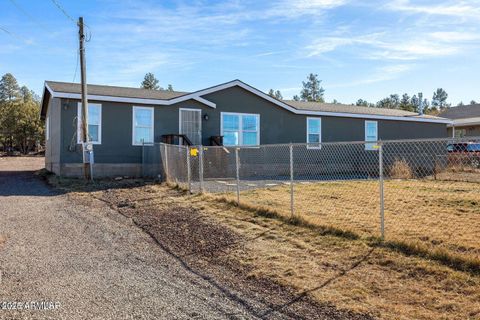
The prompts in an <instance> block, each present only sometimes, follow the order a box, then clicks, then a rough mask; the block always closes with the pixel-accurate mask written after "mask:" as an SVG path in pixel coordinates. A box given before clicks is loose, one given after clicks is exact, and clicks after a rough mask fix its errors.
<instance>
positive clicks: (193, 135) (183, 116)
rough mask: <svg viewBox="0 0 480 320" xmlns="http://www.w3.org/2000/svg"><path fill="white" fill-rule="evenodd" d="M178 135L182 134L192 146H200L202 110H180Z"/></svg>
mask: <svg viewBox="0 0 480 320" xmlns="http://www.w3.org/2000/svg"><path fill="white" fill-rule="evenodd" d="M179 116H180V134H184V135H186V136H187V138H188V139H190V141H191V142H192V144H193V145H201V144H202V110H200V109H184V108H181V109H180V115H179Z"/></svg>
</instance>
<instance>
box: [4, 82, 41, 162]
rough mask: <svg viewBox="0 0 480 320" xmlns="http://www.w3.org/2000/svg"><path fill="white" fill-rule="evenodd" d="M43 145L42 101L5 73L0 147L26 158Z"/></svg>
mask: <svg viewBox="0 0 480 320" xmlns="http://www.w3.org/2000/svg"><path fill="white" fill-rule="evenodd" d="M43 143H44V123H43V121H42V120H40V99H39V97H38V95H36V94H35V92H33V91H32V90H30V89H29V88H28V87H27V86H21V87H20V85H19V84H18V82H17V79H16V78H15V77H14V76H13V75H12V74H11V73H6V74H4V75H3V76H2V78H1V80H0V144H1V146H2V149H3V151H4V152H7V153H13V152H14V151H20V152H21V153H23V154H27V153H29V152H31V151H35V150H38V147H39V146H40V145H43Z"/></svg>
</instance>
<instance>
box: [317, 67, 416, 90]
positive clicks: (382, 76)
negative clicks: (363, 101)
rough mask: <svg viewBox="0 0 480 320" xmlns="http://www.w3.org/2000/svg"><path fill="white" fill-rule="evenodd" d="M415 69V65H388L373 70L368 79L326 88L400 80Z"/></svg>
mask: <svg viewBox="0 0 480 320" xmlns="http://www.w3.org/2000/svg"><path fill="white" fill-rule="evenodd" d="M413 68H414V65H413V64H396V65H387V66H383V67H380V68H377V69H375V70H372V73H371V74H369V75H368V76H367V77H365V78H362V79H358V80H354V81H350V82H342V83H338V84H332V85H329V86H326V87H327V89H329V88H347V87H356V86H361V85H366V84H372V83H376V82H383V81H388V80H393V79H396V78H398V77H399V76H400V75H401V74H404V73H406V72H408V71H410V70H412V69H413Z"/></svg>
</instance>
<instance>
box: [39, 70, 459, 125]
mask: <svg viewBox="0 0 480 320" xmlns="http://www.w3.org/2000/svg"><path fill="white" fill-rule="evenodd" d="M234 86H238V87H240V88H243V89H245V90H247V91H249V92H251V93H253V94H255V95H257V96H259V97H261V98H263V99H265V100H267V101H270V102H272V103H273V104H275V105H277V106H279V107H281V108H283V109H286V110H288V111H290V112H292V113H294V114H299V115H312V116H333V117H344V118H362V119H375V120H394V121H412V122H428V123H442V124H450V123H452V121H451V120H450V119H446V118H438V119H432V118H421V117H419V116H413V115H412V116H385V115H371V114H361V113H347V112H329V111H313V110H299V109H297V108H295V107H293V106H291V105H289V104H287V103H285V102H283V101H280V100H277V99H275V98H273V97H271V96H269V95H268V94H266V93H265V92H263V91H260V90H259V89H257V88H255V87H252V86H250V85H248V84H246V83H245V82H243V81H241V80H239V79H235V80H232V81H229V82H225V83H222V84H219V85H216V86H211V87H208V88H206V89H202V90H198V91H195V92H192V93H187V94H185V95H182V96H178V97H175V98H170V99H146V98H126V97H116V96H102V95H90V94H89V95H88V96H87V99H88V100H97V101H111V102H128V103H138V104H150V105H172V104H175V103H179V102H183V101H186V100H190V99H193V100H196V101H198V102H200V103H203V104H205V105H207V106H209V107H211V108H215V107H216V105H215V103H213V102H211V101H209V100H207V99H205V98H203V97H202V96H205V95H208V94H210V93H213V92H217V91H221V90H225V89H228V88H231V87H234ZM45 88H46V89H48V90H49V92H50V94H51V97H53V98H68V99H81V95H80V94H78V93H67V92H55V91H53V90H52V89H51V88H50V87H49V86H48V83H47V81H45ZM44 93H45V91H44ZM42 102H43V97H42ZM42 111H43V107H42Z"/></svg>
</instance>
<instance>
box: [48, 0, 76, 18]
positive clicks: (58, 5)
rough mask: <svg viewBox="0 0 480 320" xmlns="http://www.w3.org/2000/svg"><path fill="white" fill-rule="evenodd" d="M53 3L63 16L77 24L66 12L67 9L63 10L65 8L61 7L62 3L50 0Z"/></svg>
mask: <svg viewBox="0 0 480 320" xmlns="http://www.w3.org/2000/svg"><path fill="white" fill-rule="evenodd" d="M52 2H53V4H54V5H55V6H56V7H57V8H58V10H60V11H61V12H62V13H63V15H64V16H65V17H67V19H69V20H71V21H72V22H73V23H75V24H77V22H76V21H75V19H73V18H72V17H71V16H70V15H69V14H68V13H67V11H65V9H63V7H62V5H61V4H60V3H59V2H58V1H57V0H52Z"/></svg>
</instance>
